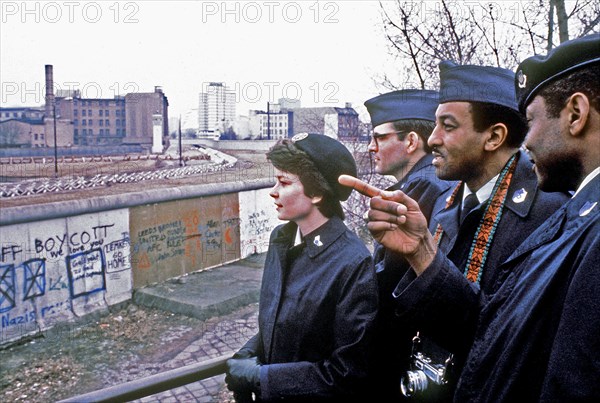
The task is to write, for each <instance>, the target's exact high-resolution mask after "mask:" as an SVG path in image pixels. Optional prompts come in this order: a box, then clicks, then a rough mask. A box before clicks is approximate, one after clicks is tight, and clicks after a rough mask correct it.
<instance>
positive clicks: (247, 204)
mask: <svg viewBox="0 0 600 403" xmlns="http://www.w3.org/2000/svg"><path fill="white" fill-rule="evenodd" d="M269 191H270V189H260V190H254V191H251V192H244V193H240V195H239V197H240V221H241V223H240V229H241V233H240V248H241V256H242V257H243V258H244V257H247V256H249V255H251V254H253V253H263V252H266V251H267V249H268V247H269V236H270V235H271V231H273V229H274V228H275V227H276V226H277V225H279V224H281V223H282V222H283V221H280V220H279V219H277V211H276V210H275V207H274V206H273V199H272V198H271V196H269Z"/></svg>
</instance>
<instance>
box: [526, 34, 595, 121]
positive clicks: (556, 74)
mask: <svg viewBox="0 0 600 403" xmlns="http://www.w3.org/2000/svg"><path fill="white" fill-rule="evenodd" d="M599 62H600V34H592V35H588V36H584V37H582V38H578V39H573V40H570V41H566V42H563V43H562V44H560V45H559V46H557V47H555V48H554V49H552V50H550V52H548V54H547V55H545V56H541V55H536V56H532V57H529V58H527V59H525V60H523V61H522V62H521V64H519V67H518V68H517V76H516V78H515V82H514V86H515V91H516V93H517V99H518V100H519V108H520V109H521V111H522V112H524V111H525V108H526V107H527V105H528V104H529V102H531V100H532V99H533V98H534V97H535V95H536V93H537V92H538V91H539V90H540V89H541V88H542V87H543V86H544V85H545V84H547V83H549V82H551V81H553V80H556V79H557V78H560V77H562V76H564V75H567V74H570V73H571V72H573V71H575V70H577V69H580V68H582V67H585V66H589V65H591V64H594V63H599Z"/></svg>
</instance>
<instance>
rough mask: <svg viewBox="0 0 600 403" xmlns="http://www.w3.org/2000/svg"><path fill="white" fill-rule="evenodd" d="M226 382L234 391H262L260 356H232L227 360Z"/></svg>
mask: <svg viewBox="0 0 600 403" xmlns="http://www.w3.org/2000/svg"><path fill="white" fill-rule="evenodd" d="M226 365H227V372H226V375H225V383H226V384H227V388H228V389H229V390H231V391H233V392H243V393H241V394H246V393H247V392H256V393H258V392H259V391H260V364H259V362H258V358H256V357H251V358H230V359H229V360H227V362H226Z"/></svg>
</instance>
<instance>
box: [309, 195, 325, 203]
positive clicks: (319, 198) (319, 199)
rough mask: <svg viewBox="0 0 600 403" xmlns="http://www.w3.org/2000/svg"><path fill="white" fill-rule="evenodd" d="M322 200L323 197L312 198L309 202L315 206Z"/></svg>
mask: <svg viewBox="0 0 600 403" xmlns="http://www.w3.org/2000/svg"><path fill="white" fill-rule="evenodd" d="M322 200H323V196H312V197H311V200H310V201H311V203H312V204H314V205H317V204H319V203H321V201H322Z"/></svg>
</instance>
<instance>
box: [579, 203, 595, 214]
mask: <svg viewBox="0 0 600 403" xmlns="http://www.w3.org/2000/svg"><path fill="white" fill-rule="evenodd" d="M597 204H598V202H594V203H592V202H590V201H587V202H585V204H584V205H583V206H582V207H581V209H580V210H579V216H580V217H585V216H586V215H588V214H589V213H590V211H592V210H593V209H594V207H596V205H597Z"/></svg>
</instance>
